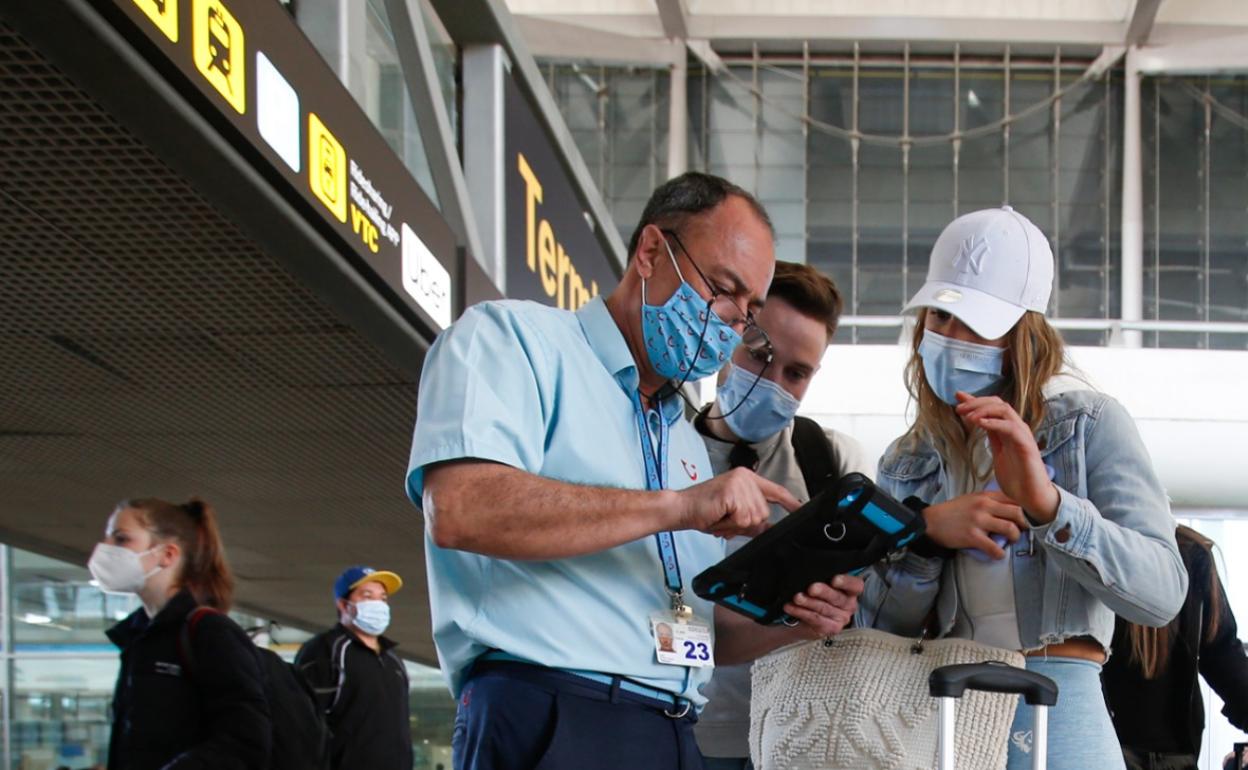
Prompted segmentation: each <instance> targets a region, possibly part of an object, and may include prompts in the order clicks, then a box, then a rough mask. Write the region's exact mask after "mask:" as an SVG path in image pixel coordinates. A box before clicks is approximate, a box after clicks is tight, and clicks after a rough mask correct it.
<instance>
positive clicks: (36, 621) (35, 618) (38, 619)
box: [22, 612, 52, 626]
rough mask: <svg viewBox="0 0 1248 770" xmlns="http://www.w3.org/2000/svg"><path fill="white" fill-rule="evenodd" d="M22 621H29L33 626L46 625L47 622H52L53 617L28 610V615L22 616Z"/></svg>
mask: <svg viewBox="0 0 1248 770" xmlns="http://www.w3.org/2000/svg"><path fill="white" fill-rule="evenodd" d="M22 621H23V622H25V623H29V624H31V625H32V626H46V625H47V624H49V623H51V622H52V618H50V617H48V616H47V615H36V614H35V613H33V612H27V613H26V615H25V616H24V617H23V618H22Z"/></svg>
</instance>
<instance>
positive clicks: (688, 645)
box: [684, 639, 711, 661]
mask: <svg viewBox="0 0 1248 770" xmlns="http://www.w3.org/2000/svg"><path fill="white" fill-rule="evenodd" d="M684 645H685V660H703V661H706V660H710V659H711V650H710V648H709V647H707V646H706V642H691V641H689V640H687V639H686V640H685V641H684Z"/></svg>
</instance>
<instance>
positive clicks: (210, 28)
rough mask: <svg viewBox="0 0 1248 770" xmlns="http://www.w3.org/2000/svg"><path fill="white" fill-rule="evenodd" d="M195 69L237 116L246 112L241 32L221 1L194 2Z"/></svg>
mask: <svg viewBox="0 0 1248 770" xmlns="http://www.w3.org/2000/svg"><path fill="white" fill-rule="evenodd" d="M191 12H192V14H193V19H192V24H191V26H192V38H193V42H194V48H195V67H196V69H198V70H199V72H200V74H201V75H203V76H204V78H205V79H207V81H208V82H209V83H211V84H212V87H213V88H215V89H217V91H218V92H219V93H220V94H221V95H222V96H223V97H225V100H226V101H227V102H229V103H230V105H231V106H232V107H233V108H234V109H235V110H236V111H237V112H238V113H239V114H240V115H241V114H243V113H244V112H245V111H246V109H247V93H246V88H247V72H246V64H245V62H246V56H247V52H246V47H245V45H244V36H243V28H242V26H241V25H240V24H239V23H238V20H237V19H235V18H234V15H233V14H231V13H230V11H229V9H227V8H226V7H225V4H224V3H222V2H221V0H194V5H193V8H192V11H191Z"/></svg>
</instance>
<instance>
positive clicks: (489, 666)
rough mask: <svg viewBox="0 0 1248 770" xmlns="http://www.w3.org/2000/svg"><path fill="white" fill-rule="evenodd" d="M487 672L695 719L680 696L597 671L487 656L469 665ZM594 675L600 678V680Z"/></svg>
mask: <svg viewBox="0 0 1248 770" xmlns="http://www.w3.org/2000/svg"><path fill="white" fill-rule="evenodd" d="M487 672H497V673H502V674H505V675H506V676H508V677H510V678H512V679H518V680H520V681H522V682H528V683H529V684H534V685H537V686H539V687H549V688H552V689H555V690H557V691H559V692H564V693H568V694H570V695H575V696H578V697H581V698H589V699H590V700H596V701H604V702H607V703H626V704H629V705H633V706H641V707H643V708H647V709H651V710H654V711H658V712H661V713H662V714H663V715H664V716H667V717H670V718H672V719H689V720H691V721H696V720H697V716H696V715H695V713H694V711H693V707H692V706H693V704H692V703H690V702H689V701H688V700H686V699H684V698H680V697H677V696H669V697H666V698H657V697H653V696H650V695H643V694H641V693H639V692H636V690H639V689H642V688H644V689H645V690H646V691H652V692H656V693H657V692H658V691H655V690H653V689H652V688H650V687H646V686H645V685H642V684H639V683H637V682H633V681H632V680H631V679H627V678H625V677H622V676H615V675H611V674H598V675H597V676H595V677H594V678H590V677H586V676H584V675H583V674H580V673H574V672H571V671H564V670H562V669H558V668H549V667H547V666H542V665H538V664H536V663H524V662H521V661H515V660H492V659H490V656H489V655H484V656H482V657H481V658H478V659H477V661H476V663H474V664H473V666H472V675H473V676H475V675H477V674H483V673H487ZM597 677H602V681H600V680H599V679H598V678H597Z"/></svg>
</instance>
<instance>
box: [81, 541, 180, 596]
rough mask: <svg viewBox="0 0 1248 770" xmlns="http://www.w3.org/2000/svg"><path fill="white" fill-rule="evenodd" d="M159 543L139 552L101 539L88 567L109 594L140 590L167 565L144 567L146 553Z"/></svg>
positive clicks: (92, 553) (129, 592) (92, 575)
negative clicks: (148, 569) (147, 569)
mask: <svg viewBox="0 0 1248 770" xmlns="http://www.w3.org/2000/svg"><path fill="white" fill-rule="evenodd" d="M159 547H160V546H153V547H152V548H149V549H147V550H146V551H143V552H142V553H140V552H138V551H131V550H130V549H129V548H122V547H121V546H119V545H109V544H108V543H99V544H98V545H96V546H95V550H94V551H92V552H91V559H90V560H89V561H88V562H87V569H88V570H90V571H91V577H93V578H95V581H96V582H97V583H99V584H100V590H102V591H105V592H106V593H110V594H137V593H138V592H139V591H141V590H143V586H144V585H146V584H147V579H148V578H150V577H152V576H153V575H155V574H156V573H158V572H160V571H161V570H163V569H164V567H161V566H160V565H157V566H156V567H153V568H152V570H151V571H150V572H144V571H143V561H142V559H143V557H144V556H146V555H148V554H149V553H151V552H153V551H155V550H156V549H157V548H159Z"/></svg>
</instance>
